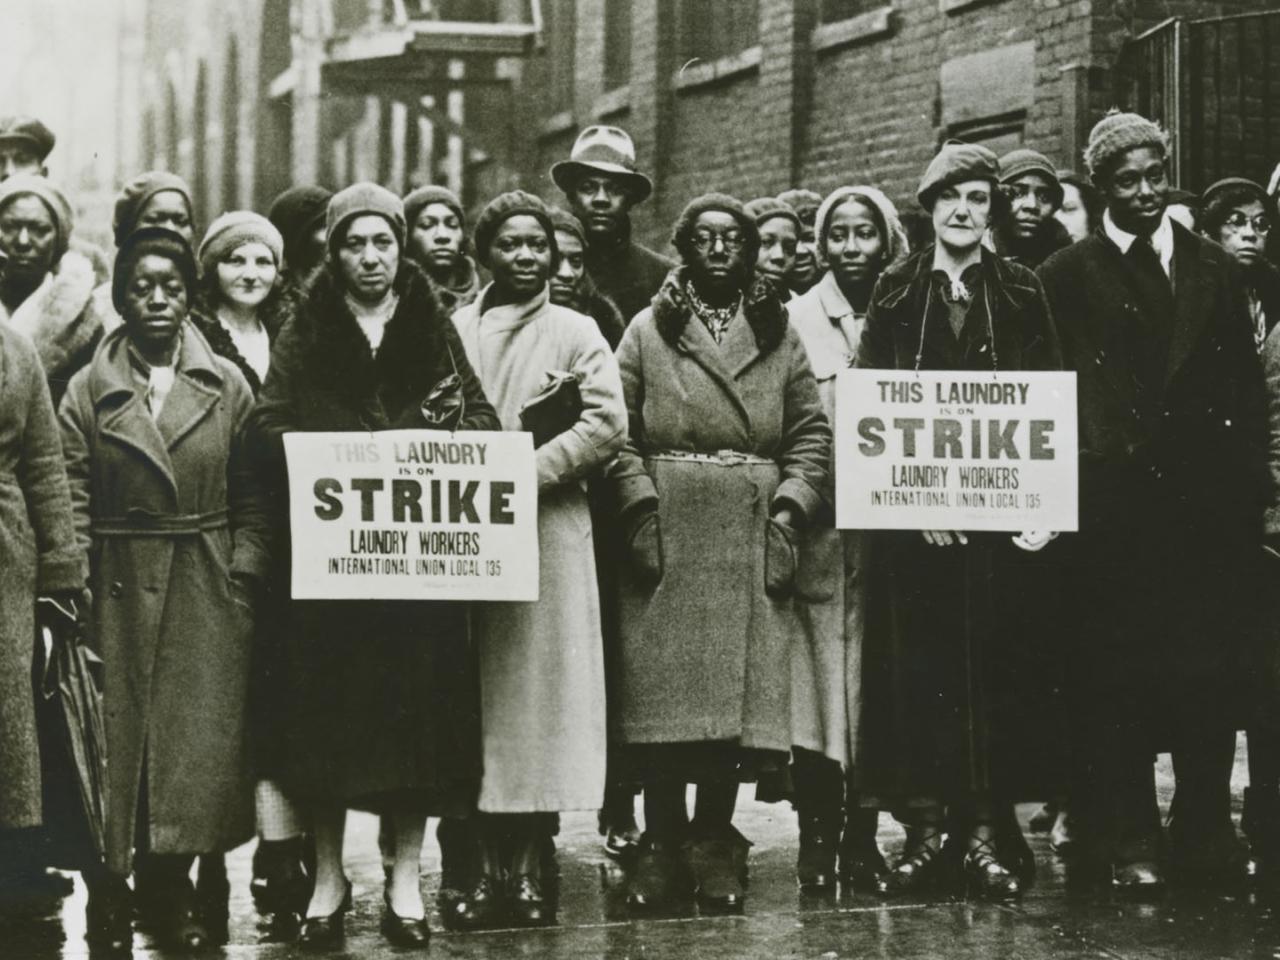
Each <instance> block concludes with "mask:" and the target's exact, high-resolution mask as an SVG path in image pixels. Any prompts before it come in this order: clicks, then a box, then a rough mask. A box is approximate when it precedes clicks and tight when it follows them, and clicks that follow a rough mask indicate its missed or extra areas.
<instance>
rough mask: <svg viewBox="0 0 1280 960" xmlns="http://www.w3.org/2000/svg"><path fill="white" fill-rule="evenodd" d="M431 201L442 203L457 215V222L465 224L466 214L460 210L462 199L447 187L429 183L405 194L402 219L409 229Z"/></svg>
mask: <svg viewBox="0 0 1280 960" xmlns="http://www.w3.org/2000/svg"><path fill="white" fill-rule="evenodd" d="M433 203H442V204H444V205H445V206H446V207H448V208H449V209H450V210H452V211H453V212H454V213H456V214H457V215H458V222H459V223H461V224H463V225H464V226H465V225H466V222H467V215H466V214H465V213H463V211H462V201H461V200H459V199H458V195H457V194H456V193H454V192H453V191H452V190H450V189H449V188H448V187H439V186H434V185H429V186H425V187H418V188H417V189H416V190H412V191H410V192H409V193H407V194H405V198H404V220H405V223H406V224H407V225H408V227H409V229H410V230H412V229H413V224H414V221H416V220H417V219H418V214H420V213H422V211H423V210H425V209H426V208H427V207H429V206H431V204H433Z"/></svg>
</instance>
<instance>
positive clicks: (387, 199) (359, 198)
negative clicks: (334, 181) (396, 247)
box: [324, 181, 405, 253]
mask: <svg viewBox="0 0 1280 960" xmlns="http://www.w3.org/2000/svg"><path fill="white" fill-rule="evenodd" d="M366 215H373V216H378V217H382V218H383V219H384V220H386V221H387V223H388V224H390V225H391V232H392V233H394V234H395V235H396V242H397V243H399V244H400V249H401V250H403V249H404V237H405V221H404V202H403V201H402V200H401V199H400V198H399V197H397V196H396V195H395V194H394V193H392V192H391V191H390V190H388V189H386V188H385V187H380V186H378V185H377V184H376V183H370V182H367V181H366V182H364V183H353V184H352V185H351V186H349V187H347V188H346V189H345V190H339V191H338V192H337V193H335V194H334V195H333V197H332V198H331V199H330V200H329V212H328V214H327V215H326V217H325V230H324V234H325V245H326V246H327V247H328V248H329V252H330V253H332V252H333V251H334V250H335V249H337V246H338V244H339V243H341V242H342V236H343V228H344V227H346V226H347V225H348V224H349V223H350V222H351V221H352V220H354V219H355V218H356V217H362V216H366Z"/></svg>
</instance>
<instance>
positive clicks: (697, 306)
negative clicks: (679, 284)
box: [684, 283, 742, 344]
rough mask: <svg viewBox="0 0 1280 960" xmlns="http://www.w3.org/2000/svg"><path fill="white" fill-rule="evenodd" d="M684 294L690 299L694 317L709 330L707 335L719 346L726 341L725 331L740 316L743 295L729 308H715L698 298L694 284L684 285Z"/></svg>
mask: <svg viewBox="0 0 1280 960" xmlns="http://www.w3.org/2000/svg"><path fill="white" fill-rule="evenodd" d="M684 293H685V296H686V297H688V298H689V306H690V308H692V310H693V313H694V315H695V316H696V317H697V318H698V319H699V320H701V321H702V325H703V326H704V327H706V328H707V333H709V334H711V339H712V340H714V341H715V342H716V343H717V344H718V343H720V341H721V340H723V339H724V334H725V331H726V330H728V329H729V324H731V323H732V322H733V318H734V317H736V316H737V315H738V307H739V306H740V305H741V304H742V297H741V295H739V296H738V298H737V299H736V300H734V302H733V303H731V304H729V305H728V306H727V307H713V306H711V304H709V303H707V302H706V301H705V300H703V299H702V298H701V297H699V296H698V292H697V291H696V290H694V289H693V284H692V283H686V284H685V285H684Z"/></svg>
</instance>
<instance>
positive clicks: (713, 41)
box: [678, 0, 760, 62]
mask: <svg viewBox="0 0 1280 960" xmlns="http://www.w3.org/2000/svg"><path fill="white" fill-rule="evenodd" d="M678 23H679V30H680V56H681V60H682V61H688V60H692V59H694V58H698V59H701V60H704V61H707V62H711V61H714V60H719V59H721V58H722V57H729V56H733V55H734V54H736V53H741V52H742V51H743V50H746V49H747V48H748V47H754V46H755V45H756V44H757V43H759V42H760V4H759V0H681V3H680V18H679V21H678Z"/></svg>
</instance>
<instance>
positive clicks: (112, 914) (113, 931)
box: [84, 877, 133, 957]
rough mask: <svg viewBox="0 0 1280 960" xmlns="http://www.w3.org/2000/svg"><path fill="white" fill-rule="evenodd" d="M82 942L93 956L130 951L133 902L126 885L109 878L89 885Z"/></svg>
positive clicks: (122, 955)
mask: <svg viewBox="0 0 1280 960" xmlns="http://www.w3.org/2000/svg"><path fill="white" fill-rule="evenodd" d="M84 938H85V942H86V943H87V944H88V945H89V953H90V954H91V955H92V956H94V957H127V956H129V955H130V954H131V953H132V950H133V904H132V903H131V902H130V893H129V885H128V884H126V883H125V882H124V880H123V879H118V878H115V877H112V878H111V879H108V880H98V881H95V882H94V883H93V884H91V885H90V888H89V902H88V904H87V906H86V907H85V934H84Z"/></svg>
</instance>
